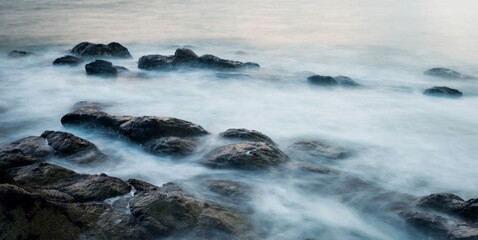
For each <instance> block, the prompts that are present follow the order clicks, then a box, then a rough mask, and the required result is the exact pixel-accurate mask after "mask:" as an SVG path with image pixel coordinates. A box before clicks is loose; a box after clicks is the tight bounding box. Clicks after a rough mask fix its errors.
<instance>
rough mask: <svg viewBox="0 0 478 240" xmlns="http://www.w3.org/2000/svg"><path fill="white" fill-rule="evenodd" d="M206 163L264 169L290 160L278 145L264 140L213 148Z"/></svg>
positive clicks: (224, 166) (209, 164)
mask: <svg viewBox="0 0 478 240" xmlns="http://www.w3.org/2000/svg"><path fill="white" fill-rule="evenodd" d="M206 158H207V159H206V161H204V162H203V164H204V165H206V166H208V167H211V168H233V169H242V170H264V169H268V168H270V167H276V166H279V165H282V164H284V163H287V162H288V161H290V159H289V157H288V156H287V155H286V154H285V153H283V152H282V151H281V150H280V149H278V148H277V147H275V146H273V145H271V144H269V143H264V142H244V143H237V144H231V145H227V146H223V147H220V148H218V149H215V150H213V151H212V152H210V153H209V154H208V155H207V156H206Z"/></svg>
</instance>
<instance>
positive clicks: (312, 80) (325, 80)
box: [307, 75, 339, 86]
mask: <svg viewBox="0 0 478 240" xmlns="http://www.w3.org/2000/svg"><path fill="white" fill-rule="evenodd" d="M307 82H308V83H309V84H312V85H316V86H337V85H338V84H339V83H338V82H337V80H335V78H333V77H330V76H320V75H314V76H310V77H308V78H307Z"/></svg>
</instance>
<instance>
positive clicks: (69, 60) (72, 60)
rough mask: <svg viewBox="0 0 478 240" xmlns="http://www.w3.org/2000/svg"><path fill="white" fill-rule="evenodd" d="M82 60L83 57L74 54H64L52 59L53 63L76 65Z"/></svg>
mask: <svg viewBox="0 0 478 240" xmlns="http://www.w3.org/2000/svg"><path fill="white" fill-rule="evenodd" d="M82 62H83V59H81V58H77V57H75V56H71V55H66V56H63V57H60V58H57V59H55V61H53V65H78V64H80V63H82Z"/></svg>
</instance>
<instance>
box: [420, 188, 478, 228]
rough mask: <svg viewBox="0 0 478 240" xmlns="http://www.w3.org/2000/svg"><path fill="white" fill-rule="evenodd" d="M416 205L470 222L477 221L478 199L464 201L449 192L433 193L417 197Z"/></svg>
mask: <svg viewBox="0 0 478 240" xmlns="http://www.w3.org/2000/svg"><path fill="white" fill-rule="evenodd" d="M416 206H417V207H420V208H422V209H425V210H433V211H437V212H441V213H445V214H448V215H450V216H453V217H461V218H463V219H464V220H466V221H470V222H477V221H478V199H470V200H468V201H465V200H463V199H462V198H460V197H458V196H456V195H454V194H451V193H435V194H431V195H428V196H424V197H420V198H418V200H417V203H416Z"/></svg>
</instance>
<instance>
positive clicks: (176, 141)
mask: <svg viewBox="0 0 478 240" xmlns="http://www.w3.org/2000/svg"><path fill="white" fill-rule="evenodd" d="M196 146H197V144H196V143H195V142H193V141H191V140H188V139H185V138H179V137H161V138H156V139H152V140H149V141H148V142H146V143H145V144H143V149H144V150H145V151H146V152H150V153H153V154H155V155H159V156H164V155H170V156H175V157H185V156H188V155H190V154H191V153H193V152H194V150H195V149H196Z"/></svg>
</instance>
